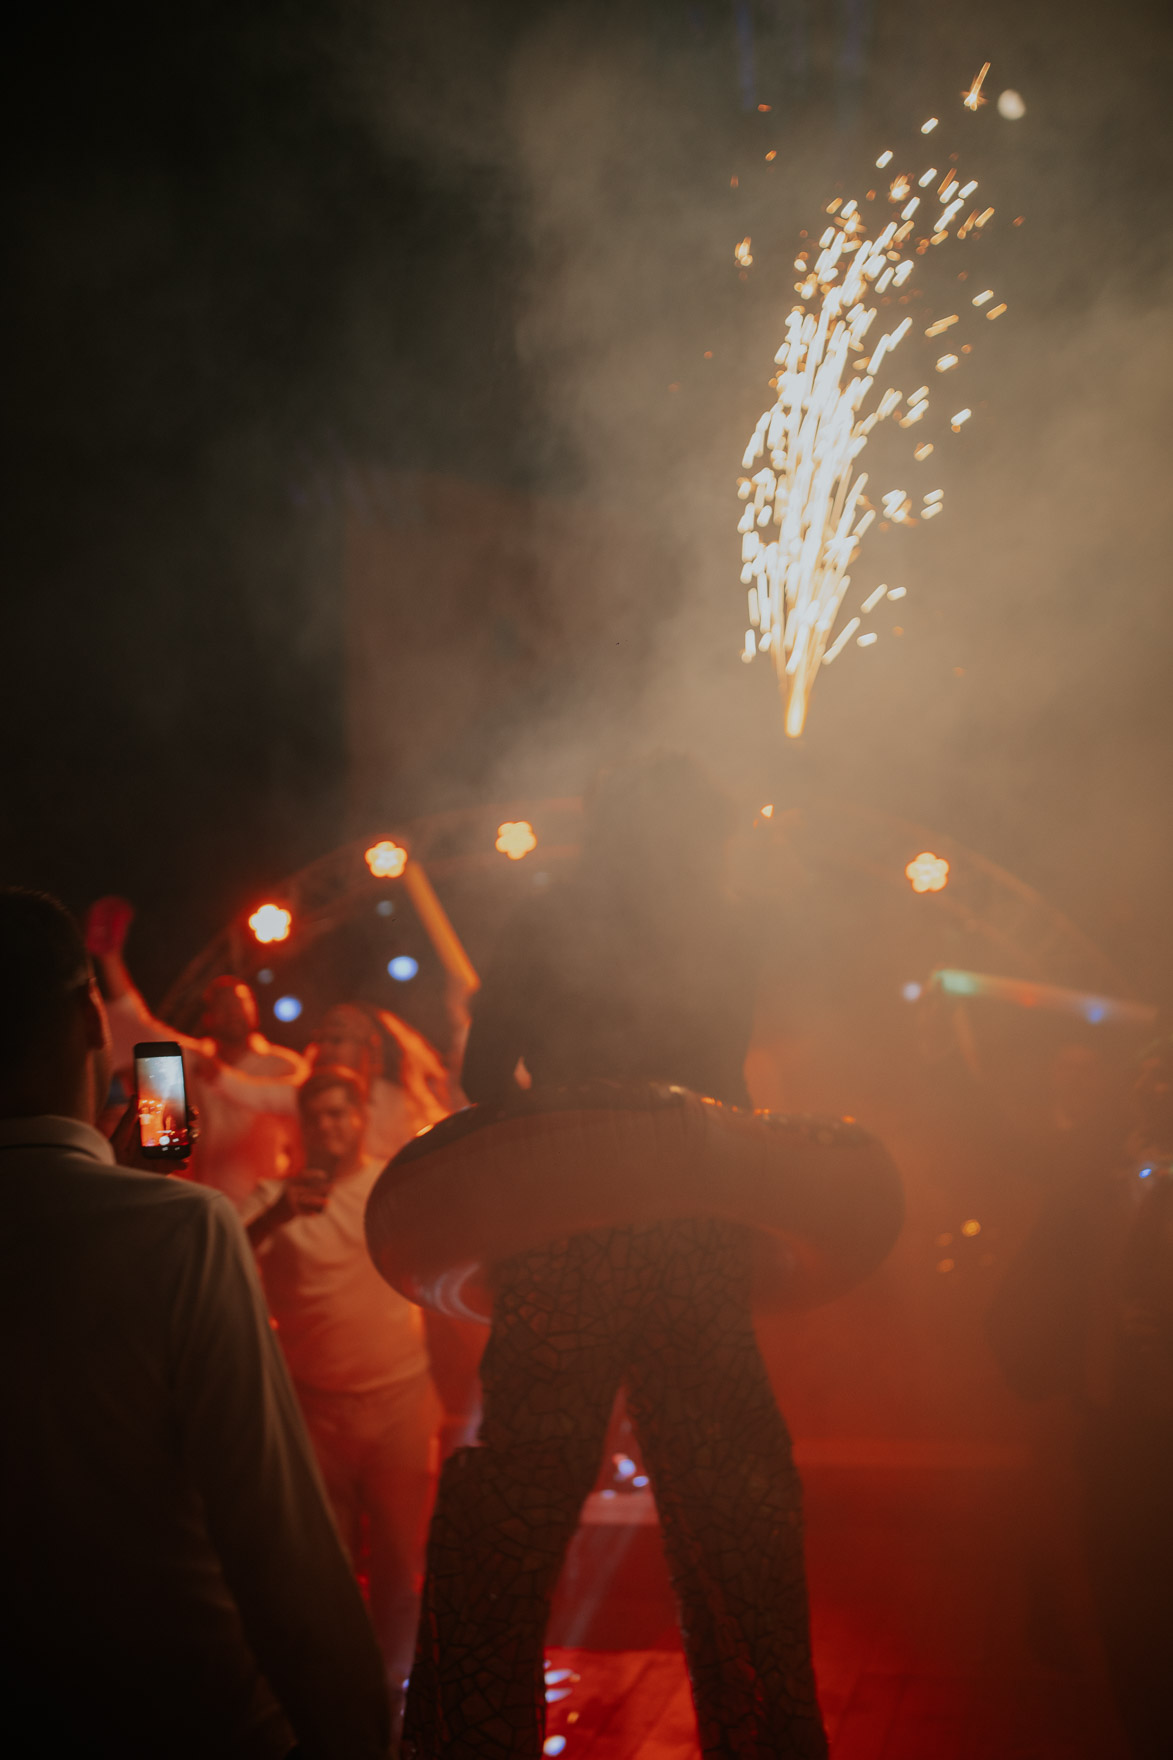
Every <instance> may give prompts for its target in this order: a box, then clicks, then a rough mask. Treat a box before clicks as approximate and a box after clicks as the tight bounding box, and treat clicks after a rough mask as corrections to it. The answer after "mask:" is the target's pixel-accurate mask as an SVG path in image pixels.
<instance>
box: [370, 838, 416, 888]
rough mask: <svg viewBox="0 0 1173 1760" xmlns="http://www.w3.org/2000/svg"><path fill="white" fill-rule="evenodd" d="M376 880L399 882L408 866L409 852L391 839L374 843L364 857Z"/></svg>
mask: <svg viewBox="0 0 1173 1760" xmlns="http://www.w3.org/2000/svg"><path fill="white" fill-rule="evenodd" d="M363 860H364V861H365V862H366V865H367V867H368V868H369V869H370V870H371V873H372V874H373V875H374V876H375V879H376V880H398V878H399V876H400V875H401V874H402V872H403V870H404V868H406V866H407V851H406V850H405V849H403V848H402V847H401V846H400V845H399V844H397V843H392V842H391V839H390V838H389V837H385V838H383V840H382V842H381V843H372V845H371V847H370V849H368V850H367V851H366V853H365V855H364V857H363Z"/></svg>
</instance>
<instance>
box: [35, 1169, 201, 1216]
mask: <svg viewBox="0 0 1173 1760" xmlns="http://www.w3.org/2000/svg"><path fill="white" fill-rule="evenodd" d="M54 1162H55V1167H54V1171H55V1172H57V1173H58V1174H59V1175H61V1176H62V1177H63V1178H64V1179H65V1180H66V1181H67V1182H69V1183H70V1184H72V1185H73V1187H74V1194H75V1196H76V1197H77V1198H78V1199H79V1200H80V1199H81V1197H82V1194H83V1193H84V1195H85V1197H86V1199H88V1201H89V1202H88V1206H87V1207H89V1208H91V1209H97V1210H103V1211H106V1212H110V1213H114V1212H118V1211H126V1212H127V1213H128V1214H134V1215H138V1216H149V1215H151V1214H157V1215H158V1216H159V1217H160V1218H170V1219H171V1220H172V1221H174V1222H176V1223H182V1221H183V1220H184V1219H185V1218H190V1219H191V1221H192V1222H193V1223H196V1222H198V1221H199V1220H201V1219H204V1218H206V1217H207V1216H208V1215H209V1214H212V1215H214V1216H232V1215H233V1214H234V1212H233V1209H232V1206H231V1204H229V1202H228V1200H227V1199H226V1198H225V1197H224V1196H223V1195H222V1194H221V1193H220V1192H217V1191H213V1190H211V1189H209V1188H208V1187H207V1186H201V1185H197V1184H196V1183H195V1182H194V1181H193V1180H189V1179H184V1178H183V1177H182V1176H181V1175H179V1174H170V1175H169V1174H166V1173H163V1172H162V1171H160V1172H159V1173H147V1172H145V1171H143V1170H141V1169H139V1168H135V1167H123V1166H121V1165H120V1164H119V1163H117V1162H116V1163H115V1164H114V1165H113V1166H102V1167H96V1166H95V1164H94V1163H93V1161H91V1160H90V1159H89V1158H88V1157H86V1156H84V1155H74V1154H70V1153H68V1152H66V1153H64V1154H62V1155H61V1156H60V1157H55V1158H54Z"/></svg>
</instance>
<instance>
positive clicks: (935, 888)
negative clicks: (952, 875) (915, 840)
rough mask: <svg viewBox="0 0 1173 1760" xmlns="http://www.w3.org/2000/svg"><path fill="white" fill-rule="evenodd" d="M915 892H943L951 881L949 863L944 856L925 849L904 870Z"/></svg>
mask: <svg viewBox="0 0 1173 1760" xmlns="http://www.w3.org/2000/svg"><path fill="white" fill-rule="evenodd" d="M904 872H905V875H906V876H907V878H908V881H909V883H910V884H911V886H912V890H913V891H914V892H942V891H944V889H945V887H946V886H947V885H948V883H949V864H948V862H947V861H946V860H945V858H944V856H935V855H934V854H933V852H932V850H931V849H923V850H922V851H921V853H920V855H919V856H914V857H913V859H912V861H911V862H909V864H908V866H907V867H906V868H905V870H904Z"/></svg>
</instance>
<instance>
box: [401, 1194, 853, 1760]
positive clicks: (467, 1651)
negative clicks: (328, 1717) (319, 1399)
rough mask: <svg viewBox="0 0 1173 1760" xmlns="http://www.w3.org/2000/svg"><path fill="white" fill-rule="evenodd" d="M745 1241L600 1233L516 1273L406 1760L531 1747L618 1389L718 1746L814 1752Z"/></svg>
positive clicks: (783, 1475)
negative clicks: (552, 1622)
mask: <svg viewBox="0 0 1173 1760" xmlns="http://www.w3.org/2000/svg"><path fill="white" fill-rule="evenodd" d="M749 1281H750V1236H749V1235H748V1233H747V1232H746V1231H744V1230H742V1229H740V1228H738V1227H735V1226H734V1225H732V1224H729V1223H724V1222H718V1221H715V1220H713V1219H703V1220H697V1221H693V1222H671V1223H657V1224H653V1225H650V1226H642V1227H634V1228H616V1229H607V1230H600V1231H599V1232H597V1233H593V1234H583V1235H576V1236H575V1237H574V1238H573V1239H571V1240H568V1241H564V1242H561V1243H559V1244H558V1245H557V1246H554V1247H550V1248H547V1249H544V1250H542V1251H540V1252H533V1253H527V1254H524V1255H522V1256H521V1257H519V1258H517V1259H514V1260H511V1261H510V1262H509V1264H508V1265H506V1266H505V1267H503V1268H502V1270H501V1273H500V1276H499V1280H498V1295H497V1301H496V1306H495V1310H494V1317H493V1328H492V1334H491V1336H490V1340H489V1345H488V1349H487V1351H486V1353H485V1358H484V1362H483V1365H482V1369H481V1378H482V1382H483V1384H484V1397H485V1404H484V1422H483V1424H482V1427H481V1434H480V1443H479V1446H478V1447H475V1448H466V1449H461V1450H460V1451H459V1452H458V1453H457V1454H455V1455H453V1456H452V1458H451V1459H450V1460H449V1461H448V1462H447V1464H446V1465H445V1467H444V1469H443V1472H442V1474H441V1480H440V1491H439V1496H438V1499H437V1504H436V1511H435V1515H434V1517H433V1520H432V1528H431V1534H430V1537H429V1541H428V1567H427V1579H426V1582H425V1586H424V1599H423V1609H422V1614H421V1620H420V1636H419V1647H418V1650H417V1653H416V1662H415V1668H414V1670H413V1672H412V1677H411V1685H410V1688H409V1691H408V1699H407V1717H406V1722H405V1726H404V1752H405V1755H407V1756H413V1757H415V1760H539V1757H540V1755H541V1752H542V1742H543V1738H544V1734H545V1694H544V1684H543V1651H544V1641H545V1631H546V1622H547V1618H548V1615H549V1608H550V1598H551V1595H552V1593H553V1589H554V1585H555V1583H556V1581H557V1578H558V1573H559V1570H560V1568H561V1565H562V1560H563V1557H564V1555H565V1552H566V1548H567V1546H568V1545H569V1542H570V1539H571V1537H572V1535H573V1533H574V1530H575V1527H576V1525H577V1522H578V1517H579V1512H580V1509H581V1506H582V1503H583V1500H584V1498H585V1497H586V1495H587V1493H588V1492H589V1490H590V1488H591V1485H592V1483H593V1482H594V1478H595V1474H596V1472H597V1470H598V1465H599V1459H600V1456H601V1454H602V1450H603V1445H604V1439H605V1436H606V1431H607V1424H608V1420H609V1418H610V1414H611V1408H612V1405H613V1402H614V1399H615V1395H616V1392H617V1391H618V1389H619V1387H620V1385H621V1384H624V1383H625V1384H626V1387H627V1399H628V1410H629V1412H630V1414H631V1417H632V1420H633V1422H634V1424H635V1428H636V1433H637V1435H638V1437H639V1440H640V1446H641V1448H642V1450H643V1454H644V1458H645V1460H646V1462H647V1469H648V1473H649V1475H650V1477H651V1482H652V1487H653V1490H654V1492H655V1497H656V1505H657V1508H658V1510H659V1513H660V1521H661V1526H662V1530H663V1536H664V1544H665V1548H666V1551H667V1554H668V1563H669V1569H670V1573H671V1577H672V1582H673V1587H674V1589H675V1592H676V1598H677V1603H678V1606H679V1609H680V1618H681V1626H682V1631H683V1637H684V1646H685V1652H686V1656H687V1661H688V1668H689V1674H690V1677H691V1681H692V1690H693V1700H694V1703H695V1706H696V1713H697V1722H698V1726H699V1731H700V1741H701V1748H702V1751H703V1753H704V1755H705V1756H706V1760H717V1757H718V1756H721V1757H722V1760H725V1757H736V1760H821V1757H822V1756H825V1754H826V1752H827V1744H826V1739H825V1736H824V1734H823V1726H822V1722H821V1720H820V1717H819V1710H818V1704H817V1701H816V1698H815V1684H814V1674H813V1670H812V1667H811V1655H810V1635H809V1628H808V1616H807V1595H806V1580H805V1572H804V1565H803V1548H802V1514H801V1488H800V1485H799V1482H798V1476H797V1474H796V1472H795V1468H794V1462H793V1460H792V1458H791V1450H790V1438H789V1435H788V1433H787V1430H786V1426H785V1423H784V1422H783V1420H782V1417H781V1415H780V1414H779V1411H778V1408H777V1406H776V1404H775V1402H774V1397H773V1392H772V1390H771V1387H770V1384H769V1381H768V1379H767V1376H766V1371H765V1368H764V1365H763V1363H762V1360H761V1357H760V1355H759V1353H758V1348H757V1342H756V1340H755V1338H754V1332H753V1323H752V1317H751V1313H750V1305H749Z"/></svg>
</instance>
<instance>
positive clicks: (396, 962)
mask: <svg viewBox="0 0 1173 1760" xmlns="http://www.w3.org/2000/svg"><path fill="white" fill-rule="evenodd" d="M419 969H420V962H419V960H418V959H412V957H411V955H410V953H397V954H396V955H395V958H394V959H389V960H388V961H387V976H388V977H390V978H394V979H395V982H396V983H397V984H407V983H409V982H410V981H411V979H412V978H414V977H415V975H416V973H417V972H418V971H419Z"/></svg>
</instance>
